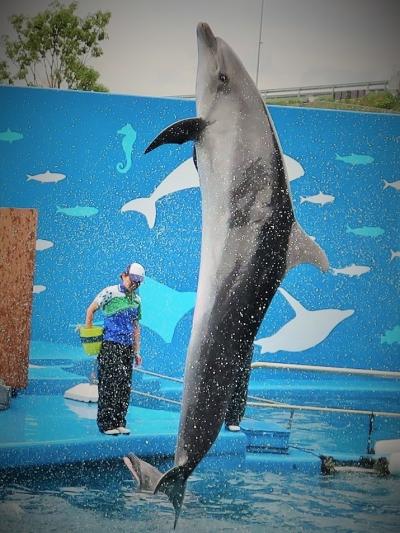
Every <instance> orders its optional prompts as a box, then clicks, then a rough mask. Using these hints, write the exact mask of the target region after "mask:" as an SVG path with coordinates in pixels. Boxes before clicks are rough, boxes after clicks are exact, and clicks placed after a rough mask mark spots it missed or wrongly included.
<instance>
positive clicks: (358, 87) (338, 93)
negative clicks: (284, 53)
mask: <svg viewBox="0 0 400 533" xmlns="http://www.w3.org/2000/svg"><path fill="white" fill-rule="evenodd" d="M388 88H389V80H378V81H360V82H349V83H330V84H327V85H304V86H301V87H281V88H276V89H260V93H261V96H262V97H263V98H264V99H265V98H269V97H274V98H284V97H286V98H289V97H297V98H301V97H302V96H308V97H310V96H311V97H312V96H323V95H331V96H332V97H333V99H338V98H339V99H341V98H350V97H353V96H362V95H364V94H367V93H369V92H370V91H386V90H388ZM165 98H184V99H186V98H187V99H194V98H195V95H193V94H181V95H176V96H166V97H165Z"/></svg>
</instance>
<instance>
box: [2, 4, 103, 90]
mask: <svg viewBox="0 0 400 533" xmlns="http://www.w3.org/2000/svg"><path fill="white" fill-rule="evenodd" d="M77 7H78V2H71V3H70V4H69V5H64V4H61V3H60V2H59V1H58V0H55V1H53V2H52V3H51V4H50V5H49V8H48V9H46V10H45V11H42V12H40V13H38V14H37V15H35V16H33V17H27V16H25V15H12V16H11V17H10V22H11V25H12V26H13V28H14V30H15V32H16V39H15V40H13V39H11V38H10V37H9V36H8V35H3V36H2V44H3V46H4V51H5V55H6V58H7V59H8V60H9V61H10V62H11V65H9V64H8V63H7V61H0V82H3V83H4V82H8V83H9V84H13V83H14V82H15V81H16V80H24V81H25V83H26V84H27V85H28V86H32V87H53V88H58V89H60V88H65V87H67V88H68V89H80V90H84V91H108V89H107V88H106V87H105V86H104V85H102V84H101V83H99V82H98V79H99V77H100V74H99V73H98V72H97V71H96V70H95V69H94V68H92V67H91V66H89V65H87V61H88V60H89V59H90V58H96V57H100V56H101V55H102V54H103V50H102V49H101V47H100V45H99V43H100V42H101V41H103V40H104V39H108V35H107V33H106V27H107V24H108V23H109V21H110V18H111V13H110V12H108V11H107V12H102V11H97V12H96V13H94V14H90V15H88V16H86V17H85V18H81V17H79V16H78V15H77V14H76V13H75V12H76V9H77Z"/></svg>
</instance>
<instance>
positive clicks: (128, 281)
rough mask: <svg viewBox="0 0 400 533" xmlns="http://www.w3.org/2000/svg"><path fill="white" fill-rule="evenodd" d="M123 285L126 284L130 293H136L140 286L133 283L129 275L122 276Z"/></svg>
mask: <svg viewBox="0 0 400 533" xmlns="http://www.w3.org/2000/svg"><path fill="white" fill-rule="evenodd" d="M122 283H123V284H124V287H125V289H126V290H127V291H128V292H132V291H134V290H135V289H137V288H138V287H139V285H140V283H137V282H136V281H132V280H131V279H130V278H129V276H128V275H127V274H122Z"/></svg>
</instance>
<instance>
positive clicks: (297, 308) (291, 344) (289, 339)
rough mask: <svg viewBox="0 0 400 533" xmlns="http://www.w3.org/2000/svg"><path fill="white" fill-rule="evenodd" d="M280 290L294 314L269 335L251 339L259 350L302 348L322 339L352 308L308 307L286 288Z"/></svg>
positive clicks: (273, 351) (276, 350)
mask: <svg viewBox="0 0 400 533" xmlns="http://www.w3.org/2000/svg"><path fill="white" fill-rule="evenodd" d="M278 290H279V292H280V293H281V294H282V295H283V296H284V297H285V298H286V300H287V301H288V302H289V304H290V306H291V307H292V309H293V310H294V312H295V313H296V316H295V317H294V318H292V319H291V320H289V322H287V323H286V324H285V325H284V326H282V328H281V329H280V330H279V331H277V332H276V333H274V335H271V336H270V337H264V338H262V339H257V340H256V341H254V344H255V345H256V346H260V347H261V353H262V354H263V353H266V352H268V353H276V352H279V351H285V352H302V351H304V350H308V349H309V348H312V347H313V346H316V345H317V344H320V343H321V342H323V341H324V340H325V339H326V338H327V337H328V336H329V335H330V333H331V332H332V331H333V330H334V329H335V327H336V326H337V325H338V324H340V322H342V321H343V320H345V319H346V318H348V317H350V316H351V315H352V314H353V313H354V309H345V310H341V309H318V310H316V311H309V310H308V309H306V308H305V307H303V306H302V305H301V303H300V302H299V301H297V300H296V299H295V298H293V296H291V295H290V294H289V293H288V292H287V291H285V289H283V288H282V287H280V288H279V289H278Z"/></svg>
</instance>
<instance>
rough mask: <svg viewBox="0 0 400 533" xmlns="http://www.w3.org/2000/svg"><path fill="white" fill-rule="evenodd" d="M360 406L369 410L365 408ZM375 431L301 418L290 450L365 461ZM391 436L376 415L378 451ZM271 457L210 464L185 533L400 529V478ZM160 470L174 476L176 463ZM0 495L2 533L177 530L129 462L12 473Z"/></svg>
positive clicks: (396, 423)
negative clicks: (297, 465)
mask: <svg viewBox="0 0 400 533" xmlns="http://www.w3.org/2000/svg"><path fill="white" fill-rule="evenodd" d="M352 407H353V408H369V407H367V406H366V404H365V402H361V400H359V402H358V403H357V402H356V403H354V404H353V405H352ZM382 407H383V406H382V405H380V409H382ZM392 407H393V402H392ZM246 414H247V416H251V417H253V418H256V419H258V420H269V421H273V422H276V423H279V424H281V425H282V427H287V424H288V422H289V416H290V413H288V412H287V411H283V410H275V409H256V408H248V409H247V411H246ZM368 430H369V418H368V416H365V415H349V414H337V413H318V412H298V411H297V412H296V413H295V415H294V418H293V420H292V428H291V435H290V440H289V445H290V446H291V447H293V448H300V449H302V450H305V451H307V452H308V453H310V454H312V455H319V454H321V453H324V454H332V455H335V454H347V455H357V456H360V455H365V454H366V452H367V444H368ZM389 438H400V419H399V418H386V417H377V418H376V420H375V422H374V431H373V433H372V440H371V443H372V444H373V443H374V442H375V441H376V440H379V439H389ZM266 455H267V454H259V456H258V455H257V454H253V459H254V458H256V460H252V461H246V462H243V461H242V459H240V457H238V458H237V459H236V460H233V459H228V458H226V457H225V458H224V457H222V458H221V459H218V460H216V459H215V458H213V459H212V460H210V459H206V460H204V461H203V462H202V463H201V464H200V465H199V467H198V468H197V469H196V471H195V472H194V473H193V475H192V476H191V477H190V478H189V482H188V488H187V492H186V496H185V500H184V505H183V508H182V514H181V517H180V518H179V521H178V526H177V532H179V531H182V532H183V531H188V530H190V529H192V530H195V531H196V533H203V532H204V533H208V532H214V531H217V532H218V531H235V532H250V533H258V532H260V533H261V532H263V533H264V532H268V531H277V532H280V531H282V532H290V533H292V532H305V531H318V532H319V531H328V532H340V533H346V532H349V533H350V532H360V533H361V532H369V531H370V532H375V531H379V533H382V532H393V533H394V532H396V533H397V532H398V531H399V524H400V477H394V476H388V477H378V475H377V474H376V473H359V472H351V473H350V472H337V473H335V474H333V475H329V476H323V475H322V474H311V473H310V472H309V473H305V472H302V471H300V470H297V471H292V470H291V469H290V468H285V470H284V471H282V472H277V471H276V470H273V468H272V467H271V464H270V467H269V466H268V460H264V461H263V460H257V457H261V456H264V457H265V456H266ZM241 461H242V463H241ZM154 464H156V466H158V467H159V468H160V470H162V471H165V470H166V469H167V468H169V467H170V466H171V460H168V461H164V462H160V460H158V464H157V462H155V463H154ZM0 487H1V488H0V517H1V518H0V531H1V532H3V531H7V532H16V533H37V532H38V531H41V532H43V533H47V532H53V531H54V532H58V533H60V532H64V531H66V532H67V531H68V532H77V533H78V532H79V533H83V532H97V531H100V530H104V531H107V533H111V532H114V531H115V532H117V531H118V532H119V533H120V532H121V531H123V532H135V533H141V532H146V533H147V532H148V531H155V532H161V533H163V532H169V531H173V522H174V512H173V509H172V505H171V504H170V503H169V502H168V500H167V498H166V496H165V495H163V494H160V495H155V496H152V495H149V494H144V493H139V492H138V491H137V486H136V482H135V481H134V480H133V479H132V478H131V475H130V473H129V471H128V470H127V468H126V467H125V466H124V465H123V463H122V460H121V459H118V460H110V461H106V462H104V461H103V462H92V463H84V464H71V465H63V466H52V467H47V468H45V467H40V468H31V469H19V470H12V471H3V472H0Z"/></svg>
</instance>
